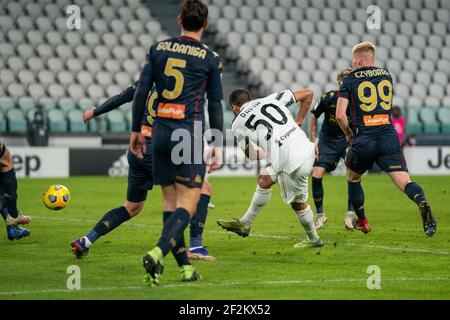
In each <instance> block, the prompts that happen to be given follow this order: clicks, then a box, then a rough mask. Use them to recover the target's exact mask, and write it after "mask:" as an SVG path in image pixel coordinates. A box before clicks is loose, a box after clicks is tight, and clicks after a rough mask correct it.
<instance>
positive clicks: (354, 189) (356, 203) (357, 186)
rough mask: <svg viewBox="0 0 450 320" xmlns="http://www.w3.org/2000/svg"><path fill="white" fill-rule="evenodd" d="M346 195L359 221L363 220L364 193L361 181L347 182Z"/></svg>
mask: <svg viewBox="0 0 450 320" xmlns="http://www.w3.org/2000/svg"><path fill="white" fill-rule="evenodd" d="M348 195H349V197H350V201H351V203H352V205H353V208H354V209H355V213H356V215H357V216H358V218H359V219H364V218H365V217H366V216H365V214H364V191H363V189H362V187H361V181H358V182H350V181H349V182H348Z"/></svg>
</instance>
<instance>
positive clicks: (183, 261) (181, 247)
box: [163, 211, 191, 267]
mask: <svg viewBox="0 0 450 320" xmlns="http://www.w3.org/2000/svg"><path fill="white" fill-rule="evenodd" d="M171 214H173V211H164V212H163V224H164V225H165V224H166V221H167V219H169V217H170V216H171ZM171 251H172V254H173V256H174V258H175V260H176V261H177V264H178V266H179V267H181V266H183V265H187V264H191V263H190V262H189V258H188V256H187V251H186V242H185V240H184V233H183V237H182V238H181V239H179V240H178V241H177V244H176V246H175V247H173V248H172V250H171Z"/></svg>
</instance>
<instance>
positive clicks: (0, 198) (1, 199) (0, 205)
mask: <svg viewBox="0 0 450 320" xmlns="http://www.w3.org/2000/svg"><path fill="white" fill-rule="evenodd" d="M4 209H5V210H4ZM0 213H1V214H2V218H3V220H5V221H6V218H8V210H6V208H5V196H4V195H3V194H0Z"/></svg>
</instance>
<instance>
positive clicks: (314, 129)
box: [309, 114, 319, 160]
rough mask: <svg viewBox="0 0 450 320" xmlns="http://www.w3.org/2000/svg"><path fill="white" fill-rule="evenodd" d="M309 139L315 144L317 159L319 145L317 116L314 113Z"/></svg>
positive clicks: (310, 124) (310, 121)
mask: <svg viewBox="0 0 450 320" xmlns="http://www.w3.org/2000/svg"><path fill="white" fill-rule="evenodd" d="M309 139H310V140H311V142H312V143H314V145H315V153H316V160H317V159H318V158H319V148H318V147H317V143H316V139H317V118H316V116H315V115H314V114H312V115H311V120H309Z"/></svg>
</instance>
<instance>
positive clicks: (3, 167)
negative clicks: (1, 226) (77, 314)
mask: <svg viewBox="0 0 450 320" xmlns="http://www.w3.org/2000/svg"><path fill="white" fill-rule="evenodd" d="M0 194H1V203H0V204H1V205H0V210H1V214H2V217H3V220H4V221H5V224H6V233H7V236H8V239H9V240H11V241H12V240H18V239H21V238H23V237H27V236H29V235H30V231H29V230H28V229H25V228H23V227H20V226H19V224H28V223H30V222H31V217H29V216H25V215H22V213H21V212H20V211H19V210H18V209H17V178H16V171H15V169H14V164H13V160H12V157H11V153H10V152H9V150H8V148H6V145H5V144H4V143H3V142H2V141H0Z"/></svg>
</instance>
